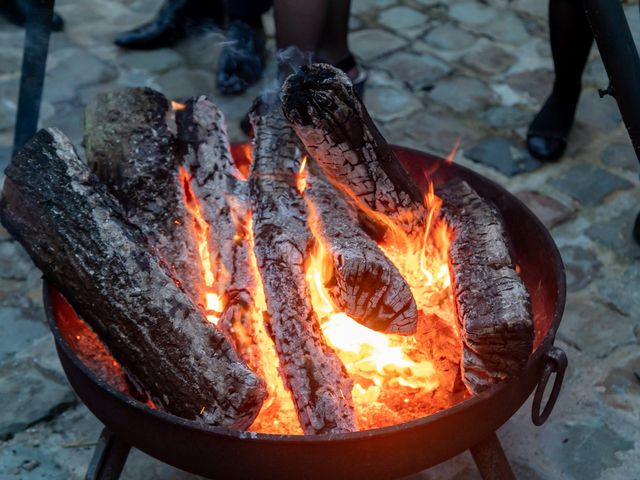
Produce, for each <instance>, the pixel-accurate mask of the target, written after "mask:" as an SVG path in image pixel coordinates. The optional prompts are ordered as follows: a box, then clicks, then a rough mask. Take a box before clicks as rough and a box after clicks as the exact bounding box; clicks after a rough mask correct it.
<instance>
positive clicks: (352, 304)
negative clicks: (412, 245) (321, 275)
mask: <svg viewBox="0 0 640 480" xmlns="http://www.w3.org/2000/svg"><path fill="white" fill-rule="evenodd" d="M307 165H308V170H309V174H308V185H307V187H306V189H305V191H304V197H305V200H306V202H307V207H308V209H309V224H310V225H311V230H312V231H313V233H314V235H315V236H316V237H318V240H319V241H320V242H321V243H322V244H323V245H325V246H326V250H327V254H328V255H329V256H330V257H331V259H332V262H331V263H332V279H331V281H330V282H329V283H328V285H327V287H328V290H329V293H330V295H331V297H332V298H333V300H334V302H335V303H336V305H337V306H338V307H339V308H340V309H341V310H343V311H344V312H345V313H346V314H347V315H349V316H350V317H351V318H353V319H354V320H356V321H358V322H359V323H362V324H363V325H365V326H367V327H369V328H371V329H373V330H379V331H384V332H387V333H401V334H405V335H407V334H412V333H415V331H416V324H417V319H418V312H417V307H416V302H415V300H414V299H413V295H412V293H411V290H410V288H409V285H408V284H407V282H406V281H405V279H404V278H402V275H400V272H399V271H398V269H397V268H396V267H395V265H394V264H393V263H391V261H390V260H389V259H388V258H387V257H386V256H385V255H384V253H383V252H382V251H381V250H380V248H378V245H377V244H376V243H375V242H374V241H373V240H372V239H371V238H370V237H369V236H368V235H367V234H366V233H364V232H363V231H362V229H361V228H360V226H359V224H358V218H357V213H356V212H355V211H354V210H353V209H352V208H350V206H349V205H348V204H347V203H346V202H345V201H344V200H343V199H342V198H341V197H342V196H341V194H340V193H339V192H338V191H337V190H336V189H335V188H333V186H331V184H329V182H327V181H326V179H325V178H324V176H323V175H322V173H321V172H320V169H319V168H318V167H317V166H316V165H315V164H314V163H313V162H309V163H307Z"/></svg>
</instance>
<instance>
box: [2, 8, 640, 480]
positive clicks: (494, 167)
mask: <svg viewBox="0 0 640 480" xmlns="http://www.w3.org/2000/svg"><path fill="white" fill-rule="evenodd" d="M57 3H58V4H59V5H58V9H59V11H60V13H61V14H63V15H64V17H65V18H66V20H67V25H68V26H67V30H66V32H65V33H57V34H54V35H53V38H52V45H51V53H50V58H49V63H48V68H47V79H46V85H45V93H44V102H43V106H42V120H43V124H44V125H46V126H56V127H59V128H61V129H62V130H63V131H64V132H65V133H66V134H67V135H69V136H70V137H71V138H72V139H73V140H74V142H75V143H76V145H77V146H78V147H79V146H80V144H81V137H82V131H81V119H82V112H83V107H84V105H85V104H86V103H87V101H88V100H89V99H90V98H91V97H92V96H93V95H94V94H95V93H96V92H98V91H103V90H109V89H112V88H115V87H118V86H123V85H148V86H151V87H153V88H157V89H159V90H161V91H163V92H164V93H165V94H167V95H168V96H170V97H174V98H181V97H187V96H191V95H194V94H201V93H212V94H214V95H215V94H216V91H215V85H214V76H213V74H212V72H213V70H214V66H215V62H216V58H217V56H218V53H219V48H220V47H219V42H220V40H221V39H222V37H221V36H220V35H213V34H211V35H208V36H206V37H201V38H197V39H192V40H189V41H187V42H185V43H183V44H181V45H180V46H178V47H176V48H175V49H164V50H159V51H153V52H148V53H137V52H124V51H120V50H118V49H117V48H116V47H114V46H113V44H112V43H111V42H112V40H113V38H114V36H115V34H116V32H118V31H122V30H125V29H128V28H131V27H133V26H135V25H138V24H139V23H141V22H143V21H146V20H148V19H149V18H150V16H151V15H152V14H153V12H154V11H155V9H156V8H157V5H158V0H144V1H134V0H85V1H83V2H72V1H71V0H60V1H59V2H57ZM625 8H626V10H627V14H628V18H629V22H630V24H631V29H632V31H633V32H634V33H635V34H636V35H638V37H639V38H640V20H639V18H638V10H637V5H629V4H627V5H625ZM353 13H354V15H353V18H352V34H351V46H352V49H353V50H354V52H355V53H356V55H357V56H358V58H359V59H360V61H361V62H362V64H363V65H364V66H365V67H366V68H367V70H368V71H369V72H370V82H369V84H368V90H367V92H366V103H367V104H368V106H369V108H370V110H371V111H372V112H373V116H374V118H375V119H376V120H377V122H378V124H379V125H381V127H382V130H383V131H384V133H385V134H386V135H387V137H388V138H389V139H390V140H391V141H393V142H395V143H399V144H403V145H408V146H412V147H416V148H419V149H424V150H428V151H432V152H436V153H440V154H443V153H446V152H448V151H449V150H450V149H451V147H452V145H453V144H454V142H455V140H456V139H457V138H458V137H459V138H460V139H461V149H460V150H459V152H458V155H457V157H456V162H460V163H462V164H464V165H466V166H469V167H471V168H473V169H475V170H478V171H479V172H481V173H482V174H484V175H486V176H488V177H490V178H492V179H494V180H496V181H498V182H499V183H501V184H502V185H504V186H506V187H507V188H508V189H509V190H511V191H512V192H515V193H516V194H517V195H518V196H520V198H522V199H523V200H524V201H525V202H526V203H527V204H528V205H529V206H530V207H531V208H532V209H533V210H534V211H535V212H536V213H538V215H539V216H540V217H541V218H542V220H543V221H544V222H545V223H546V224H547V226H548V227H549V228H551V232H552V234H553V236H554V238H555V240H556V242H557V244H558V246H559V247H560V249H561V251H562V255H563V258H564V261H565V264H566V268H567V279H568V287H569V297H568V301H567V308H566V314H565V317H564V320H563V323H562V326H561V328H560V332H559V335H558V341H557V344H558V345H559V346H561V347H562V348H563V349H564V350H565V351H566V352H567V354H568V356H569V359H570V368H569V371H568V376H567V378H566V379H565V385H564V388H563V391H562V394H561V397H560V400H559V402H558V404H557V406H556V409H555V411H554V413H553V415H552V417H551V419H550V420H549V422H548V423H547V424H546V425H545V426H544V427H541V428H536V427H534V426H533V425H532V423H531V421H530V413H529V412H530V404H529V403H527V404H526V405H525V406H523V407H522V409H521V410H520V411H519V412H518V414H517V415H516V416H515V417H514V418H513V419H512V420H510V421H509V422H508V423H507V424H506V425H505V426H504V427H503V428H502V429H501V430H500V432H499V436H500V437H501V439H502V441H503V445H504V447H505V450H506V453H507V456H508V457H509V458H510V460H511V462H512V464H513V465H514V468H515V470H516V472H517V474H518V478H521V479H580V480H596V479H600V480H605V479H607V480H608V479H635V478H640V460H639V459H640V349H639V348H638V341H639V337H640V315H639V313H638V312H639V311H640V289H638V285H639V283H640V247H638V246H636V245H635V244H633V243H632V242H631V240H630V229H631V222H632V219H633V218H634V217H635V214H636V213H637V212H638V210H639V209H640V189H638V164H637V161H636V160H635V159H634V155H633V151H632V149H631V147H630V145H629V140H628V137H627V135H626V132H625V130H624V127H623V126H622V124H621V120H620V116H619V114H618V111H617V109H616V106H615V104H614V103H613V101H612V100H611V99H609V98H607V99H604V100H601V99H599V98H598V95H597V92H596V88H597V87H604V86H605V84H606V80H605V75H604V71H603V68H602V66H601V63H600V61H599V59H598V58H597V55H596V52H595V51H594V52H593V56H592V58H591V61H590V63H589V65H588V67H587V71H586V75H585V79H584V87H585V88H584V93H583V95H582V98H581V101H580V106H579V110H578V115H577V124H576V127H575V129H574V132H573V134H572V137H571V139H570V147H569V151H568V155H567V156H566V158H564V159H563V160H562V162H560V163H558V164H555V165H541V164H540V163H538V162H537V161H535V160H533V159H531V158H530V157H529V156H528V155H527V153H526V151H525V150H524V149H523V139H524V135H525V132H526V126H527V124H528V122H529V121H530V119H531V118H532V115H533V114H534V112H535V111H536V109H537V108H539V106H540V104H541V102H542V101H543V100H544V98H545V95H546V94H547V92H548V90H549V88H550V81H551V79H552V70H551V59H550V53H549V46H548V33H547V28H546V2H544V1H542V0H513V1H510V2H507V1H506V0H486V1H484V2H482V3H480V2H472V1H469V0H462V1H448V2H445V1H443V0H440V1H439V0H403V1H394V0H354V1H353ZM267 25H268V26H269V31H271V32H272V30H273V22H272V20H271V18H270V16H267ZM22 42H23V34H22V31H21V30H19V29H17V28H14V27H12V26H9V25H6V24H0V166H1V167H2V168H4V166H5V165H6V163H7V161H8V157H9V149H10V144H11V140H12V135H13V132H12V124H13V119H14V114H15V99H16V97H17V82H18V71H19V64H20V58H21V47H22ZM271 44H272V42H271ZM273 71H274V68H273V62H271V63H270V64H269V68H268V69H267V74H266V77H267V78H268V79H270V78H273ZM265 84H266V81H265V82H263V83H262V84H261V85H258V86H256V87H254V88H252V89H251V91H250V92H248V93H247V94H246V95H243V96H240V97H233V98H224V97H218V98H219V104H220V105H221V107H222V108H223V110H224V112H225V113H226V115H227V117H228V119H229V125H230V132H231V135H232V137H233V139H236V140H240V139H242V134H241V133H240V130H239V129H238V127H237V124H238V120H239V119H240V118H241V116H242V115H243V114H244V113H245V111H246V110H247V108H248V106H249V105H250V102H251V100H252V98H253V97H254V96H255V95H257V94H258V93H259V92H260V91H261V90H262V89H263V88H264V85H265ZM0 178H3V177H0ZM0 398H1V399H2V402H1V403H2V408H0V477H1V478H7V479H13V478H16V479H18V478H19V479H24V480H27V479H28V480H35V479H49V480H53V479H56V480H57V479H80V478H82V477H83V475H84V473H85V471H86V467H87V464H88V461H89V458H90V456H91V452H92V448H93V443H94V442H95V440H96V438H97V436H98V433H99V430H100V424H99V423H98V421H97V420H96V419H95V418H94V417H93V416H92V415H91V414H90V413H89V412H88V410H87V409H86V408H85V407H84V406H82V405H81V404H80V403H79V402H78V400H77V399H76V398H75V396H74V394H73V392H72V391H71V389H70V387H69V386H68V384H67V383H66V381H65V380H64V377H63V374H62V371H61V368H60V366H59V364H58V361H57V358H56V356H55V353H54V350H53V343H52V340H51V336H50V334H49V333H48V329H47V327H46V325H45V324H44V314H43V310H42V297H41V293H40V275H39V273H38V271H36V270H35V269H34V267H33V266H32V265H31V263H30V261H29V259H28V257H27V256H26V254H25V253H24V251H23V250H22V249H21V248H20V246H19V245H18V244H17V243H16V242H14V241H13V240H12V239H11V237H10V236H9V235H8V234H7V232H6V231H4V230H2V229H1V227H0ZM469 428H473V427H472V425H469ZM452 434H455V432H452ZM123 478H124V479H150V478H155V479H167V480H168V479H172V480H176V479H187V478H193V477H192V476H191V475H188V474H186V473H184V472H180V471H178V470H175V469H173V468H171V467H168V466H166V465H163V464H162V463H160V462H158V461H156V460H154V459H152V458H150V457H147V456H145V455H144V454H142V453H140V452H134V453H133V454H132V456H131V458H130V459H129V461H128V462H127V465H126V468H125V472H124V474H123ZM412 478H416V479H417V478H419V479H424V480H426V479H437V478H455V479H467V478H468V479H474V478H478V474H477V473H476V471H475V468H474V466H473V463H472V461H471V457H470V455H469V454H463V455H460V456H459V457H456V458H454V459H452V460H450V461H449V462H446V463H444V464H442V465H440V466H438V467H436V468H434V469H432V470H430V471H427V472H422V473H420V474H418V475H416V476H415V477H412Z"/></svg>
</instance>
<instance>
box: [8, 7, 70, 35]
mask: <svg viewBox="0 0 640 480" xmlns="http://www.w3.org/2000/svg"><path fill="white" fill-rule="evenodd" d="M30 8H31V2H29V1H28V0H0V15H2V16H3V17H5V18H6V19H7V20H8V21H9V22H10V23H13V24H14V25H18V26H20V27H24V26H25V23H26V21H27V16H28V15H29V9H30ZM63 29H64V20H63V19H62V17H61V16H60V15H58V14H57V13H55V12H54V13H53V18H52V19H51V31H52V32H60V31H62V30H63Z"/></svg>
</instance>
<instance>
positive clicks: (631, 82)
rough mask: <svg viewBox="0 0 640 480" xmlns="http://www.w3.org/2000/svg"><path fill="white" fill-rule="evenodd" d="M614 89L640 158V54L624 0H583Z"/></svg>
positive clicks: (612, 90) (613, 93) (612, 89)
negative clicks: (625, 12) (628, 20)
mask: <svg viewBox="0 0 640 480" xmlns="http://www.w3.org/2000/svg"><path fill="white" fill-rule="evenodd" d="M583 5H584V9H585V12H586V13H587V18H588V20H589V24H590V25H591V30H593V36H594V38H595V40H596V45H598V50H600V56H601V57H602V63H603V64H604V68H605V70H606V71H607V76H608V77H609V87H608V88H607V90H606V91H605V92H606V93H610V94H611V95H612V96H613V97H614V98H615V99H616V102H618V108H619V109H620V113H621V114H622V119H623V120H624V124H625V126H626V127H627V131H628V132H629V137H631V143H632V144H633V148H634V149H635V151H636V156H637V157H638V160H639V161H640V58H638V51H637V50H636V45H635V43H634V42H633V36H632V35H631V30H629V24H628V23H627V18H626V17H625V15H624V10H623V9H622V4H621V3H620V2H619V1H618V0H583Z"/></svg>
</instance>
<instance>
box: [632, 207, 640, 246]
mask: <svg viewBox="0 0 640 480" xmlns="http://www.w3.org/2000/svg"><path fill="white" fill-rule="evenodd" d="M633 239H634V240H635V241H636V243H637V244H638V245H640V213H639V214H638V216H637V217H636V223H635V224H634V225H633Z"/></svg>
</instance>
